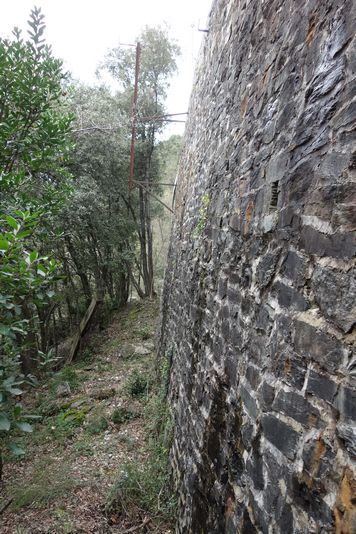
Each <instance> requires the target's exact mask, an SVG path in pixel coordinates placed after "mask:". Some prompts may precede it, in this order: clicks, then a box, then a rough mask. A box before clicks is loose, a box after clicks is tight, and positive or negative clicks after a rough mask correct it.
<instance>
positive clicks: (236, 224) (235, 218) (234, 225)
mask: <svg viewBox="0 0 356 534" xmlns="http://www.w3.org/2000/svg"><path fill="white" fill-rule="evenodd" d="M229 226H230V228H231V230H233V231H234V232H239V231H240V217H239V215H238V214H237V213H234V214H233V215H231V217H230V221H229Z"/></svg>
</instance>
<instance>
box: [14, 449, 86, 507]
mask: <svg viewBox="0 0 356 534" xmlns="http://www.w3.org/2000/svg"><path fill="white" fill-rule="evenodd" d="M76 486H78V481H76V480H75V479H74V477H73V476H72V474H71V472H70V469H69V466H68V464H67V463H65V462H60V463H57V462H56V461H54V460H53V459H52V460H51V461H49V459H48V458H46V460H39V461H38V462H37V464H36V466H35V470H34V473H33V476H32V479H31V482H30V484H29V485H27V486H26V487H25V488H23V487H21V488H18V489H17V490H16V492H15V494H14V504H13V508H14V509H15V510H16V509H20V508H24V507H26V506H31V505H33V504H36V505H46V504H48V503H50V502H51V501H53V500H55V499H58V497H61V496H62V495H65V494H66V493H67V492H68V491H70V490H72V489H73V488H75V487H76Z"/></svg>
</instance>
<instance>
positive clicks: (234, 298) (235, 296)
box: [227, 285, 241, 304]
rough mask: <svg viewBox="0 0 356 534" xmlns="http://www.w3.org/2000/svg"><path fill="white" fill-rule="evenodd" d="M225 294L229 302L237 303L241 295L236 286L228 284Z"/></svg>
mask: <svg viewBox="0 0 356 534" xmlns="http://www.w3.org/2000/svg"><path fill="white" fill-rule="evenodd" d="M227 296H228V299H229V302H231V303H232V304H239V303H240V302H241V295H240V292H239V290H238V289H237V288H236V287H232V286H230V285H229V286H228V288H227Z"/></svg>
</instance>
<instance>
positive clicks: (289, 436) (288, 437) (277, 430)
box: [262, 415, 299, 460]
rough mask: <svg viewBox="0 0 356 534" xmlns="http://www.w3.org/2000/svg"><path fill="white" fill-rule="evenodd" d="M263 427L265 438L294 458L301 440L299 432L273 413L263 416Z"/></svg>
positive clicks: (288, 456)
mask: <svg viewBox="0 0 356 534" xmlns="http://www.w3.org/2000/svg"><path fill="white" fill-rule="evenodd" d="M262 428H263V431H264V435H265V438H266V439H268V441H270V442H271V443H272V444H273V445H274V446H275V447H277V449H279V450H280V451H281V452H282V453H283V454H284V455H285V456H286V457H287V458H289V459H290V460H293V459H294V457H295V454H296V451H297V446H298V441H299V434H298V432H296V431H295V430H293V428H291V427H290V426H288V425H287V424H286V423H284V422H283V421H281V420H280V419H277V417H274V416H273V415H263V416H262Z"/></svg>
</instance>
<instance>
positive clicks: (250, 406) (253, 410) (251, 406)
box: [240, 385, 258, 419]
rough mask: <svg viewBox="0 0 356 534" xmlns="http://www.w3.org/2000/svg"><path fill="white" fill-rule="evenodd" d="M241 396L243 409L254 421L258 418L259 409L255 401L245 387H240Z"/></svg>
mask: <svg viewBox="0 0 356 534" xmlns="http://www.w3.org/2000/svg"><path fill="white" fill-rule="evenodd" d="M240 395H241V399H242V402H243V407H244V408H245V410H246V411H247V413H248V414H249V415H250V417H252V419H256V418H257V414H258V409H257V404H256V401H255V399H254V398H253V397H252V396H251V395H250V393H249V392H248V391H247V389H246V388H245V387H244V386H242V385H241V386H240Z"/></svg>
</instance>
